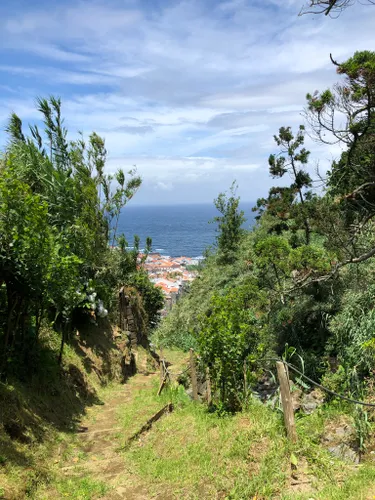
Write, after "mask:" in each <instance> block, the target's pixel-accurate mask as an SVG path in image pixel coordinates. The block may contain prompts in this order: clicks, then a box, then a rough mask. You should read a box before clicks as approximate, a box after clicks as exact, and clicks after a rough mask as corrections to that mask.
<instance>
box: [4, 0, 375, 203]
mask: <svg viewBox="0 0 375 500" xmlns="http://www.w3.org/2000/svg"><path fill="white" fill-rule="evenodd" d="M302 3H303V0H229V1H226V0H224V1H219V0H188V1H177V0H156V1H155V0H143V1H141V0H90V1H79V0H74V1H70V0H49V1H48V2H47V1H45V0H37V1H35V0H34V1H32V2H31V1H29V0H27V1H25V0H3V1H2V2H1V4H0V75H1V79H0V126H1V130H3V129H4V126H5V124H6V120H7V117H8V116H9V113H10V112H12V111H15V112H16V113H17V114H19V115H20V117H21V118H22V119H23V121H24V123H28V122H33V121H34V120H35V119H36V118H37V113H36V111H35V106H34V103H35V97H36V96H48V95H50V94H53V95H56V96H61V98H62V100H63V112H64V115H65V118H66V125H67V126H68V128H69V130H70V131H71V132H72V133H74V131H76V130H82V131H83V132H84V133H85V134H86V135H88V134H89V133H90V132H91V131H92V130H95V131H96V132H98V133H99V134H101V135H103V136H104V137H105V139H106V145H107V149H108V151H109V160H108V164H107V169H108V171H114V170H115V169H117V167H119V166H121V167H125V168H129V169H130V168H132V166H133V165H137V168H138V171H139V173H140V174H141V175H142V177H143V179H144V182H143V186H142V188H141V190H140V191H139V193H138V194H137V197H136V199H135V200H134V203H139V204H154V203H156V204H159V203H163V204H164V203H179V202H180V203H190V202H192V203H193V202H205V201H211V200H212V199H213V198H214V197H215V196H216V195H217V194H218V192H220V191H223V190H225V189H227V188H229V186H230V184H231V182H232V180H234V179H236V180H237V181H238V183H239V185H240V194H241V197H242V198H243V199H244V200H251V201H252V200H255V199H256V198H257V197H259V196H263V195H265V194H266V193H267V191H268V188H269V187H270V185H271V183H272V180H270V179H269V177H268V168H267V158H268V155H269V154H270V153H272V152H274V151H275V147H274V143H273V139H272V137H273V134H274V133H276V132H277V130H278V128H279V127H280V126H282V125H291V126H294V127H296V126H297V125H298V124H299V123H301V122H303V118H302V116H301V111H302V109H303V106H304V101H305V95H306V93H307V92H309V91H310V92H311V91H314V90H316V89H323V88H325V87H327V86H328V85H331V84H332V83H334V82H335V81H337V78H338V77H337V75H336V74H335V71H334V68H333V67H332V64H331V63H330V60H329V53H330V52H332V54H333V56H334V58H335V59H337V60H344V59H345V58H347V57H348V56H350V55H351V54H352V53H353V52H354V51H355V50H362V49H369V50H371V49H374V41H375V36H374V26H375V7H371V6H361V5H360V4H358V5H356V6H354V7H352V8H351V9H348V10H347V11H345V12H344V13H343V14H342V15H341V16H340V17H339V18H338V19H330V18H326V17H325V16H303V17H298V12H299V10H300V8H301V5H302ZM0 141H1V143H2V144H5V141H6V138H5V135H4V134H3V133H2V132H0ZM308 146H309V147H310V149H311V151H312V153H313V154H312V162H311V168H312V170H313V169H314V168H315V166H316V164H317V162H319V165H320V168H321V169H325V168H327V166H328V165H329V162H330V161H331V160H332V158H334V157H336V156H337V155H339V153H340V148H339V147H338V146H335V147H334V148H327V147H323V146H321V145H318V144H316V143H313V142H311V141H309V144H308Z"/></svg>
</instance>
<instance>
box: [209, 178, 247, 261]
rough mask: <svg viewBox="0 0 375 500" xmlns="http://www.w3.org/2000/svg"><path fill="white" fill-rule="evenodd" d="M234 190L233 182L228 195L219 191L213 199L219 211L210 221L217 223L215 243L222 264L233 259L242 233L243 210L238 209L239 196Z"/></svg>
mask: <svg viewBox="0 0 375 500" xmlns="http://www.w3.org/2000/svg"><path fill="white" fill-rule="evenodd" d="M236 191H237V185H236V183H235V182H233V184H232V186H231V188H230V196H229V197H227V195H226V194H225V193H220V194H219V196H218V197H217V198H216V199H215V200H214V204H215V207H216V208H217V210H218V211H219V212H220V213H221V215H219V216H216V217H214V219H213V221H212V222H216V223H217V224H218V229H217V232H218V235H217V237H216V243H217V248H218V254H219V255H218V256H219V261H220V262H221V263H223V264H228V263H230V262H232V261H233V259H234V258H235V253H236V251H237V249H238V247H239V244H240V242H241V240H242V236H243V234H244V231H243V229H242V224H243V223H244V222H245V220H246V219H245V217H244V212H243V211H242V210H239V204H240V198H239V197H236Z"/></svg>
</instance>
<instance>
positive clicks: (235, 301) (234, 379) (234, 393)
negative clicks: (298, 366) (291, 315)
mask: <svg viewBox="0 0 375 500" xmlns="http://www.w3.org/2000/svg"><path fill="white" fill-rule="evenodd" d="M266 303H267V299H266V297H265V295H264V294H263V293H262V292H261V291H260V290H259V289H258V288H257V286H256V284H255V283H248V284H247V285H244V286H241V287H237V288H233V289H231V290H228V291H227V293H225V294H224V295H222V294H219V293H215V294H214V296H213V297H212V299H211V301H210V309H209V311H208V312H207V313H206V314H205V315H202V316H201V318H200V330H199V333H198V336H197V341H198V346H199V353H200V355H201V358H202V361H203V363H204V365H205V366H209V368H210V374H211V377H212V379H213V382H214V385H215V388H216V389H217V391H218V393H219V395H220V401H221V402H222V403H224V404H225V405H226V406H227V407H228V408H229V409H231V410H233V409H236V408H238V407H241V404H242V400H241V399H240V398H239V395H240V394H241V393H242V394H243V392H244V390H246V378H245V377H246V363H249V364H251V362H252V361H255V360H256V359H257V358H258V357H259V355H260V354H262V351H263V348H264V344H263V341H264V335H265V331H266V326H265V321H264V319H265V318H264V313H263V310H264V308H265V306H266ZM245 396H246V394H245Z"/></svg>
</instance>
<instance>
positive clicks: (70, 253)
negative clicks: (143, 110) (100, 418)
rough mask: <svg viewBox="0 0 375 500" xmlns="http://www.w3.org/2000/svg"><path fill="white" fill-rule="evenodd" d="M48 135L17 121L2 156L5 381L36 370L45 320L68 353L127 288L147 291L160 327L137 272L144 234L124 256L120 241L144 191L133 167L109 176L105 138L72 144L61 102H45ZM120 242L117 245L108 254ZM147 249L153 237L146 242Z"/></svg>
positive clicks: (0, 298) (0, 368) (154, 293)
mask: <svg viewBox="0 0 375 500" xmlns="http://www.w3.org/2000/svg"><path fill="white" fill-rule="evenodd" d="M38 110H39V111H40V113H41V116H42V119H43V123H44V130H43V131H40V130H39V129H38V127H37V126H36V125H31V126H30V132H31V136H30V137H26V136H25V135H24V132H23V128H22V122H21V120H20V118H19V117H18V116H16V115H14V114H13V115H12V116H11V118H10V120H9V124H8V127H7V132H8V134H9V141H8V145H7V147H6V149H5V151H4V152H3V154H2V158H1V160H0V174H1V175H0V234H1V242H0V313H1V314H0V316H1V321H0V377H1V379H2V380H6V379H7V377H8V376H10V375H12V374H15V373H19V371H20V370H23V371H24V372H25V373H24V376H25V378H27V374H28V373H29V372H30V370H33V369H34V368H35V365H33V362H34V361H35V356H34V351H35V349H37V345H38V337H39V332H40V327H41V324H42V322H43V321H47V322H49V323H50V324H52V325H53V326H54V328H55V330H56V331H58V332H59V333H60V336H61V348H60V353H59V356H58V358H59V362H60V363H61V359H62V355H63V348H64V344H65V342H66V340H68V339H69V337H70V335H71V332H72V331H73V328H74V326H75V320H76V318H77V316H78V315H79V314H81V315H82V314H83V313H84V312H85V311H86V312H89V311H92V312H95V313H96V315H97V316H105V315H106V314H107V309H109V310H110V313H111V312H112V313H113V312H115V311H116V302H115V298H116V291H117V290H118V289H119V287H120V286H121V285H128V286H132V287H134V289H135V290H136V291H138V292H140V293H143V294H144V297H145V304H144V306H145V314H146V316H147V318H146V322H148V323H149V324H150V325H155V324H156V322H157V319H158V315H157V312H158V310H159V309H160V305H161V303H162V297H161V294H160V292H159V291H158V290H155V289H154V287H153V286H152V284H151V283H150V282H149V281H148V278H147V275H146V274H141V273H140V272H138V270H137V258H138V248H139V238H138V237H135V245H134V250H132V251H128V250H127V243H126V240H125V238H124V236H123V235H121V236H120V237H118V235H117V227H118V219H119V215H120V212H121V210H122V208H123V207H124V206H125V205H126V204H127V203H128V201H129V200H130V199H131V198H132V197H133V196H134V194H135V193H136V191H137V190H138V188H139V186H140V184H141V179H140V177H138V176H137V175H136V172H135V171H134V170H131V171H129V172H128V173H127V174H125V172H124V171H122V170H118V171H117V172H116V174H115V175H114V176H111V175H107V174H105V173H104V167H105V161H106V155H107V152H106V149H105V144H104V140H103V139H102V138H101V137H99V136H98V135H97V134H95V133H93V134H91V135H90V136H89V138H88V140H87V141H85V140H84V138H83V137H82V136H81V137H79V139H77V140H75V141H69V140H68V139H67V134H68V131H67V129H66V128H65V127H64V124H63V119H62V117H61V102H60V100H59V99H55V98H53V97H51V98H50V99H48V100H45V99H39V100H38ZM117 240H118V241H119V247H118V248H116V249H111V248H110V246H109V244H110V243H111V244H112V245H114V243H115V242H116V241H117ZM146 243H147V248H148V250H150V248H151V241H150V240H149V241H147V242H146Z"/></svg>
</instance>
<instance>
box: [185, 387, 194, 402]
mask: <svg viewBox="0 0 375 500" xmlns="http://www.w3.org/2000/svg"><path fill="white" fill-rule="evenodd" d="M185 392H186V394H187V395H188V396H189V398H190V399H193V389H192V388H191V387H189V388H188V389H186V391H185Z"/></svg>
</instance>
